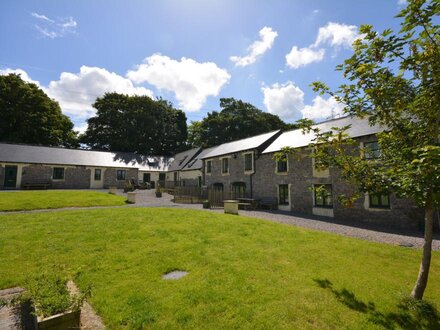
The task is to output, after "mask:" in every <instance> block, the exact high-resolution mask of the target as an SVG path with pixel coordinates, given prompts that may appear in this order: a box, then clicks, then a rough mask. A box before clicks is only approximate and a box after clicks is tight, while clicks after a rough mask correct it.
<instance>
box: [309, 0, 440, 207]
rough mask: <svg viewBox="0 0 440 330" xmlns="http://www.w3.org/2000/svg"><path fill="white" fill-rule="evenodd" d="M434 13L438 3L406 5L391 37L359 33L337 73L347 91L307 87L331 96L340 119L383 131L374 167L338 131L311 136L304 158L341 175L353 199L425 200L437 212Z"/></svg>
mask: <svg viewBox="0 0 440 330" xmlns="http://www.w3.org/2000/svg"><path fill="white" fill-rule="evenodd" d="M439 8H440V5H439V2H438V1H429V2H428V1H423V0H414V1H410V2H408V6H407V8H405V9H403V10H402V11H401V13H400V14H399V15H398V17H401V18H403V22H402V24H401V30H400V32H399V33H397V34H395V33H393V31H392V30H390V29H387V30H385V31H383V32H382V33H379V32H376V31H374V30H373V27H372V26H370V25H365V26H362V27H361V29H360V31H361V32H362V33H364V35H365V36H364V38H363V39H359V40H357V41H356V42H355V44H354V55H353V56H352V57H351V58H349V59H347V60H345V62H344V63H343V64H342V65H340V66H338V70H340V71H341V72H342V73H343V75H344V77H345V78H346V79H347V80H348V81H349V83H348V84H343V85H341V86H340V88H339V89H338V90H337V91H336V92H331V91H330V90H329V88H328V87H327V86H325V84H323V83H321V82H316V83H314V84H313V87H314V89H315V90H316V91H319V92H322V93H329V94H330V95H333V96H337V97H338V100H340V101H341V102H343V103H344V104H345V106H346V107H345V111H346V113H347V114H349V115H352V116H356V117H361V118H367V119H368V120H369V122H370V124H371V125H380V126H382V127H383V128H384V129H385V131H384V132H383V133H380V134H378V142H379V145H380V149H381V156H380V159H379V160H377V161H371V160H368V159H365V157H363V155H364V154H365V152H366V150H358V149H357V148H355V147H354V141H352V140H351V139H348V138H347V136H346V135H345V133H344V132H345V131H346V129H345V128H344V129H339V130H336V129H335V130H333V132H330V133H321V132H316V133H317V137H316V140H315V141H314V142H315V143H314V144H313V146H314V147H315V152H314V154H313V155H312V156H313V157H316V158H317V159H320V161H321V162H323V163H325V164H326V165H329V166H334V167H337V168H339V169H341V170H342V175H343V177H344V178H345V179H347V180H349V181H352V182H353V183H356V184H357V187H358V191H357V193H363V192H383V191H393V192H395V193H396V194H397V195H398V196H400V197H409V198H413V199H414V200H415V201H416V202H417V203H418V204H419V205H420V206H424V205H426V203H427V199H429V200H431V199H432V201H430V202H429V203H432V204H433V205H434V206H439V205H440V199H439V194H438V192H439V191H440V144H439V137H440V133H439V126H440V93H439V91H440V47H439V45H440V28H439V25H436V24H434V17H435V16H436V15H438V14H439V12H440V9H439ZM437 22H438V20H437ZM310 128H311V126H310V125H309V129H310ZM328 147H330V148H328ZM325 149H327V150H325ZM330 150H331V151H330Z"/></svg>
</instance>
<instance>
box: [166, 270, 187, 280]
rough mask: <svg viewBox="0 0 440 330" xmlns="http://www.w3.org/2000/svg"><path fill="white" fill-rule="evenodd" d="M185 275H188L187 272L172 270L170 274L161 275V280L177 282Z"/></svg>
mask: <svg viewBox="0 0 440 330" xmlns="http://www.w3.org/2000/svg"><path fill="white" fill-rule="evenodd" d="M186 275H188V272H185V271H183V270H174V271H172V272H169V273H166V274H163V275H162V278H163V279H164V280H178V279H180V278H182V277H184V276H186Z"/></svg>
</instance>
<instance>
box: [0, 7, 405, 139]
mask: <svg viewBox="0 0 440 330" xmlns="http://www.w3.org/2000/svg"><path fill="white" fill-rule="evenodd" d="M403 5H404V1H403V0H357V1H353V0H334V1H328V0H322V1H318V0H316V1H305V0H302V1H294V0H290V1H287V0H285V1H284V0H273V1H257V0H255V1H247V0H241V1H237V0H235V1H234V0H222V1H220V0H212V1H209V0H188V1H184V0H180V1H177V0H174V1H168V0H162V1H140V0H139V1H128V0H126V1H116V0H101V1H85V0H76V1H67V0H63V1H60V0H51V1H48V0H39V1H26V0H24V1H16V0H2V1H1V2H0V40H1V47H0V74H6V73H8V72H20V73H21V74H22V77H23V78H25V79H27V80H29V81H35V82H36V83H38V84H39V85H40V86H41V88H43V89H44V90H45V91H46V93H48V94H49V95H50V96H51V97H52V98H54V99H56V100H57V101H59V102H60V105H61V108H62V110H63V112H64V113H66V114H67V115H68V116H69V117H71V119H72V120H73V121H74V123H75V125H76V128H77V129H80V130H84V128H85V120H86V119H87V118H89V117H90V116H92V115H93V108H92V107H91V103H93V101H94V100H95V99H96V97H97V96H100V95H102V94H103V93H104V92H107V91H117V92H121V93H128V94H140V95H142V94H145V95H150V96H152V97H158V96H162V97H164V98H165V99H168V100H170V101H171V102H173V103H174V105H175V106H176V107H178V108H181V109H183V110H184V111H185V112H186V115H187V117H188V121H191V120H199V119H201V118H203V117H204V116H205V115H206V113H207V112H209V111H213V110H219V98H221V97H235V98H238V99H242V100H244V101H247V102H250V103H252V104H254V105H255V106H257V107H258V108H260V109H262V110H264V111H268V112H271V113H275V114H278V115H280V117H282V118H283V119H284V120H286V121H287V122H294V121H295V120H297V119H300V118H302V117H304V116H307V117H311V118H314V119H316V120H321V119H325V118H328V117H329V116H331V115H333V114H338V113H339V112H340V111H341V106H340V105H338V104H337V103H336V102H335V101H334V100H332V99H329V98H327V97H317V95H316V94H314V93H313V91H312V90H311V88H310V87H309V84H310V83H311V82H312V81H314V80H322V81H324V82H326V83H327V84H328V85H330V86H333V87H336V86H337V85H338V84H340V83H341V82H342V79H341V76H340V73H338V72H335V71H334V68H335V66H336V65H337V64H339V63H341V62H342V61H343V59H344V58H347V57H348V56H350V54H351V52H352V50H351V47H350V44H351V42H352V41H353V40H354V39H355V38H356V37H358V36H359V35H358V31H357V28H358V27H359V26H360V25H361V24H372V25H374V26H375V28H376V29H378V30H383V29H385V28H389V27H391V28H394V29H395V30H397V29H398V28H399V23H400V21H399V19H396V18H394V16H395V15H396V14H397V13H398V11H399V10H400V9H401V8H402V6H403Z"/></svg>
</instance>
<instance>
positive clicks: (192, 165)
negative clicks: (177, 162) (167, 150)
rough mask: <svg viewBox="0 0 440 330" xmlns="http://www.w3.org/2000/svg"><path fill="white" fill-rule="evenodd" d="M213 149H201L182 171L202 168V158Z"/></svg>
mask: <svg viewBox="0 0 440 330" xmlns="http://www.w3.org/2000/svg"><path fill="white" fill-rule="evenodd" d="M214 148H216V147H213V148H208V149H203V150H202V151H201V152H200V153H199V154H198V155H197V156H195V157H194V158H193V159H192V160H191V161H190V162H189V163H188V164H186V166H185V167H184V168H183V169H182V171H194V170H201V169H202V166H203V161H202V159H203V157H204V156H205V155H207V154H208V153H210V152H211V151H212V150H214Z"/></svg>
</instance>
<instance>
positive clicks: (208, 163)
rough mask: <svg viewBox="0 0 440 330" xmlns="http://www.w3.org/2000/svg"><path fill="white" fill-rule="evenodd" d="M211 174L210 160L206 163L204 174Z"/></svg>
mask: <svg viewBox="0 0 440 330" xmlns="http://www.w3.org/2000/svg"><path fill="white" fill-rule="evenodd" d="M211 173H212V160H207V161H206V174H211Z"/></svg>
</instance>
